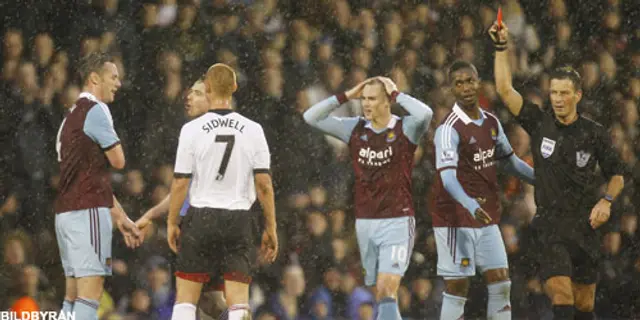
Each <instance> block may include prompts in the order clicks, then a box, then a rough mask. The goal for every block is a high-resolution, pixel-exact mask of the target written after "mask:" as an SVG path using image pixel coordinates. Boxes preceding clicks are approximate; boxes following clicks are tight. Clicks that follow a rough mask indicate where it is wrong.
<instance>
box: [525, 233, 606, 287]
mask: <svg viewBox="0 0 640 320" xmlns="http://www.w3.org/2000/svg"><path fill="white" fill-rule="evenodd" d="M560 226H563V227H564V228H566V224H556V225H555V226H552V225H547V224H546V223H545V224H544V225H543V224H538V225H536V223H535V222H534V224H533V225H531V226H529V228H528V229H527V230H526V231H525V234H524V237H523V241H524V243H523V247H522V249H523V252H525V255H526V256H528V259H525V261H523V262H525V263H526V264H528V265H529V266H528V267H530V268H532V269H534V270H536V269H537V274H538V276H539V277H540V278H541V280H543V281H546V280H547V279H549V278H553V277H561V276H564V277H569V278H571V281H573V282H575V283H579V284H594V283H597V282H598V269H599V262H598V261H599V258H600V255H601V254H600V252H599V248H600V245H599V242H598V241H597V237H596V236H595V235H593V236H587V237H585V236H582V235H581V234H576V233H573V234H568V233H567V230H565V231H564V232H563V231H562V230H558V228H559V227H560ZM574 228H576V229H578V227H577V226H574ZM572 231H573V230H572ZM569 232H571V231H569Z"/></svg>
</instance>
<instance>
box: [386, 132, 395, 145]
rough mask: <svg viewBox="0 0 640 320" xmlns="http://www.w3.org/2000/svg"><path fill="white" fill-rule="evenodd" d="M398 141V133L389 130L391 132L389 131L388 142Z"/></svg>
mask: <svg viewBox="0 0 640 320" xmlns="http://www.w3.org/2000/svg"><path fill="white" fill-rule="evenodd" d="M394 141H396V133H395V132H393V131H389V133H387V142H394Z"/></svg>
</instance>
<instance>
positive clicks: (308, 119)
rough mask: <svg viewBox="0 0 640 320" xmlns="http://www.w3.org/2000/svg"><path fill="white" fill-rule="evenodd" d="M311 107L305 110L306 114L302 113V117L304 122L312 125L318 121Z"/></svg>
mask: <svg viewBox="0 0 640 320" xmlns="http://www.w3.org/2000/svg"><path fill="white" fill-rule="evenodd" d="M311 108H313V107H311ZM311 108H309V109H308V110H307V111H305V112H304V114H302V117H303V118H304V122H306V123H308V124H311V125H312V124H314V123H315V122H316V121H315V118H314V117H313V115H312V113H311V112H310V111H311Z"/></svg>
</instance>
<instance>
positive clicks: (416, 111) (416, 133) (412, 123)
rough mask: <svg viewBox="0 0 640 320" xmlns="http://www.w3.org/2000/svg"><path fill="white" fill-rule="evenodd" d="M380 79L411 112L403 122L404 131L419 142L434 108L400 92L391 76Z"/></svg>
mask: <svg viewBox="0 0 640 320" xmlns="http://www.w3.org/2000/svg"><path fill="white" fill-rule="evenodd" d="M378 79H379V80H380V81H382V83H383V84H384V89H385V91H386V92H387V94H388V95H389V96H390V97H391V99H392V100H395V101H396V102H397V103H398V104H400V106H401V107H402V108H403V109H404V110H406V111H407V112H408V113H409V115H408V116H406V117H404V120H403V122H402V131H403V132H404V134H405V135H406V136H407V137H408V138H409V140H411V142H413V143H414V144H418V143H419V142H420V138H421V137H422V136H423V135H424V133H425V132H427V129H428V128H429V123H431V117H433V110H431V108H429V106H427V105H426V104H424V103H423V102H422V101H420V100H418V99H416V98H414V97H412V96H410V95H408V94H406V93H402V92H399V91H398V87H397V86H396V84H395V83H394V82H393V80H391V79H390V78H387V77H378Z"/></svg>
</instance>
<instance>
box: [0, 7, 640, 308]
mask: <svg viewBox="0 0 640 320" xmlns="http://www.w3.org/2000/svg"><path fill="white" fill-rule="evenodd" d="M633 2H634V1H623V0H590V1H587V2H580V1H578V0H548V1H547V0H543V1H527V0H522V1H518V0H503V1H489V0H478V1H463V0H433V1H393V0H386V1H385V0H370V1H367V0H351V1H347V0H280V1H278V0H264V1H257V0H256V1H253V0H244V1H242V0H199V1H198V0H191V1H182V0H156V1H153V0H152V1H143V0H140V1H135V0H94V1H90V0H84V1H82V0H52V1H47V0H21V1H3V2H2V3H0V12H2V17H0V31H1V32H0V34H1V35H2V53H1V56H0V60H1V61H2V65H1V68H2V69H1V73H0V149H1V150H2V153H1V156H0V228H1V232H2V237H3V241H2V243H1V245H2V250H3V251H2V252H3V259H2V262H1V264H0V307H1V308H4V309H3V310H6V308H8V305H9V304H10V303H11V302H12V301H14V300H15V299H16V298H18V297H21V296H25V295H28V296H32V297H33V298H34V299H36V300H37V301H38V303H39V304H40V307H41V308H42V309H49V310H56V309H58V308H59V306H60V304H59V303H60V301H61V298H62V294H63V288H64V278H63V273H62V269H61V266H60V262H59V258H58V253H57V248H56V241H55V235H54V233H53V232H52V230H53V212H52V206H51V204H52V199H53V197H54V196H55V192H56V184H57V174H58V173H57V163H56V156H55V148H54V147H55V146H54V144H55V136H56V132H57V129H58V127H59V124H60V122H61V120H62V118H63V116H64V113H65V110H66V109H68V108H69V107H70V106H71V105H72V104H73V102H74V100H75V97H76V96H77V95H78V93H79V88H78V84H77V82H76V81H75V78H74V66H75V62H76V61H77V60H78V58H80V57H82V56H83V55H86V54H87V53H90V52H94V51H97V50H101V51H105V52H109V53H112V54H114V55H115V57H116V58H117V61H118V67H119V68H120V75H121V77H122V79H123V86H122V88H121V89H120V91H119V92H118V94H117V96H116V101H114V102H113V103H112V104H111V112H112V113H113V116H114V120H115V126H116V129H117V131H118V133H119V135H120V137H121V139H122V141H123V145H124V147H125V154H126V157H127V160H128V164H127V168H126V169H125V170H123V171H121V172H114V173H113V176H112V177H113V184H114V187H115V192H116V194H117V196H118V198H119V199H120V201H121V202H122V204H123V206H124V208H125V209H126V211H127V212H128V214H129V215H130V216H131V217H132V218H137V217H139V216H140V215H141V214H142V213H143V212H144V211H145V210H147V209H148V208H150V207H151V206H153V205H154V204H155V203H157V202H158V201H159V200H161V199H162V198H163V197H164V196H165V195H166V194H167V192H168V187H169V185H170V182H171V177H172V170H171V166H172V163H173V160H174V154H175V150H176V145H177V139H178V133H179V129H180V127H181V125H182V124H183V123H184V122H185V120H186V118H185V116H184V109H183V98H184V93H185V91H186V89H187V88H188V87H189V86H190V85H191V83H192V82H193V81H194V80H195V79H196V78H198V77H199V76H200V75H201V74H202V73H203V72H204V71H205V70H206V68H207V67H208V66H209V65H211V64H212V63H213V62H224V63H226V64H229V65H230V66H232V67H233V68H235V69H236V71H237V73H238V78H239V79H238V80H239V85H240V89H239V91H238V93H237V94H236V95H235V101H234V104H235V107H236V109H237V110H238V111H239V112H241V113H243V114H245V115H246V116H248V117H250V118H252V119H254V120H256V121H258V122H259V123H261V124H262V125H263V127H264V128H265V132H266V134H267V138H268V140H269V143H270V147H271V149H272V154H273V159H272V163H273V175H274V179H275V188H276V192H277V215H278V225H279V232H280V235H281V255H280V258H279V259H278V260H277V262H276V263H275V264H274V265H272V266H269V267H262V266H258V268H257V271H256V272H257V273H256V278H255V282H254V285H253V286H252V291H251V292H252V307H253V308H254V310H255V312H256V313H255V314H256V316H257V318H258V319H274V315H275V318H277V319H294V318H295V319H332V318H333V319H339V318H347V319H368V317H367V316H368V315H369V314H370V313H371V310H372V308H371V305H372V303H373V296H372V295H371V293H370V292H368V291H367V290H366V288H364V287H362V286H361V285H362V272H361V268H360V266H359V261H358V253H357V246H356V245H355V238H354V234H353V219H352V214H351V209H352V208H351V201H350V194H351V193H350V179H351V178H350V165H349V159H348V153H347V152H346V149H345V146H344V145H343V144H341V143H340V142H338V141H337V140H335V139H327V138H326V137H324V136H323V135H322V134H320V133H318V132H317V131H314V130H312V129H311V128H310V127H309V126H308V125H306V124H305V123H304V121H303V119H302V115H301V114H302V112H303V111H304V110H305V109H306V108H308V107H309V106H310V105H311V104H313V103H315V102H318V101H319V100H321V99H323V98H325V97H327V96H329V95H331V94H333V93H337V92H340V91H341V90H345V89H346V88H349V87H350V86H352V85H354V84H356V83H358V82H360V81H361V80H363V79H365V78H366V77H369V76H374V75H389V76H390V77H391V78H392V79H394V80H395V81H396V83H397V84H398V87H399V89H400V90H401V91H404V92H407V93H410V94H411V95H413V96H415V97H417V98H419V99H421V100H423V101H425V102H426V103H428V104H429V105H430V106H431V107H432V108H433V110H434V119H433V123H432V125H431V128H430V130H429V132H428V133H427V134H426V137H425V138H424V139H423V141H422V144H421V146H420V148H419V150H418V151H417V152H416V156H415V159H416V161H415V168H414V171H413V179H414V191H415V196H414V200H415V204H416V209H417V210H416V212H417V217H416V218H417V221H418V229H419V232H418V235H419V237H418V239H417V244H416V247H415V252H414V255H413V257H412V264H411V267H410V269H409V271H408V273H407V276H406V278H405V280H404V282H403V283H404V284H403V286H402V287H401V289H400V293H399V295H400V296H399V300H400V308H401V312H402V315H403V316H404V317H405V318H406V319H436V318H437V315H438V314H439V305H440V299H441V292H442V290H443V284H442V281H441V280H440V279H438V278H437V277H436V274H435V263H436V254H435V246H434V239H433V237H432V235H431V232H430V227H429V225H430V223H429V215H428V212H427V208H426V205H425V204H426V202H427V193H428V189H429V187H430V183H431V181H432V180H433V175H434V164H433V145H432V137H433V131H434V127H435V124H437V123H438V122H439V121H441V119H442V118H443V116H444V115H446V113H447V112H448V110H449V109H450V107H451V106H452V105H453V100H452V96H451V94H450V93H449V92H448V87H447V83H446V70H447V67H448V65H449V64H450V63H451V62H452V61H454V60H455V59H464V60H467V61H470V62H473V63H474V64H475V65H476V66H477V67H478V70H479V72H480V75H481V77H482V78H483V81H482V85H481V86H482V90H481V100H480V101H481V104H482V106H483V108H486V109H487V110H490V111H492V112H495V113H496V114H497V115H498V116H499V117H500V119H501V120H502V121H503V124H504V127H505V130H506V131H507V133H508V136H509V139H510V141H511V143H512V145H513V147H514V150H515V152H516V154H517V155H518V156H520V157H522V158H523V159H526V160H527V161H528V162H531V156H530V149H529V138H528V136H527V134H526V133H525V132H524V131H523V130H522V129H521V128H520V127H519V126H517V125H516V124H514V121H513V119H512V118H511V117H510V116H509V115H508V114H507V112H505V111H506V110H505V108H504V107H503V106H502V105H501V102H500V101H499V99H498V97H497V94H496V91H495V87H494V84H493V80H492V68H493V58H492V44H491V42H490V41H489V40H488V38H487V36H486V32H485V30H486V29H487V28H488V27H489V26H490V24H491V23H492V22H493V20H494V17H495V16H496V9H497V6H498V5H499V4H501V5H502V8H503V10H504V13H505V22H506V23H507V24H508V25H509V28H510V31H511V32H512V37H513V41H511V47H510V48H509V55H510V58H511V66H512V70H513V73H514V77H515V78H516V79H515V81H514V84H515V85H516V87H517V88H518V89H519V90H521V92H522V93H523V95H524V96H526V98H528V99H531V100H533V101H535V102H543V101H545V100H546V99H547V97H548V91H547V90H548V86H547V81H548V74H547V72H548V71H549V70H551V69H552V68H553V67H555V66H559V65H564V64H571V65H573V66H575V67H576V68H578V70H579V71H580V72H581V74H582V77H583V82H584V83H583V89H584V97H583V99H582V102H581V103H580V106H579V111H580V112H582V114H584V115H587V116H589V117H592V118H594V119H596V120H598V121H600V122H602V123H603V124H605V125H606V126H607V127H608V128H609V130H610V133H611V139H612V144H613V145H614V146H615V149H616V150H617V151H618V152H619V153H620V155H621V156H622V158H623V159H624V161H625V162H626V163H627V164H628V165H629V166H630V167H631V168H634V170H633V172H634V174H635V175H638V173H639V172H640V169H639V168H638V167H637V166H635V165H636V162H637V158H638V156H640V139H638V133H639V129H640V128H639V127H638V124H639V122H638V111H639V110H638V103H640V28H639V24H640V14H639V12H638V11H639V10H640V9H639V8H638V7H640V6H637V4H635V5H634V4H633ZM396 111H397V112H401V110H396ZM358 112H359V110H358V105H357V103H350V104H348V105H346V106H344V107H342V108H340V109H339V110H337V111H336V112H335V113H336V114H337V115H342V116H348V115H356V114H358ZM501 181H502V185H503V187H504V190H503V193H502V200H503V209H504V210H503V217H504V218H503V222H502V224H501V230H502V232H503V237H504V240H505V243H506V247H507V250H508V253H509V259H510V262H511V263H512V267H511V276H512V281H513V289H512V301H513V314H514V318H516V319H526V318H527V317H528V318H529V319H543V318H546V317H548V316H549V312H550V308H549V307H550V306H549V302H548V301H547V299H546V298H545V297H544V295H543V293H542V291H541V286H540V282H539V281H538V280H536V279H535V278H533V279H531V278H529V276H528V275H529V274H530V271H531V270H527V269H528V268H527V266H526V265H522V264H519V263H518V261H520V259H519V258H520V257H521V255H522V252H520V249H519V236H520V234H521V233H522V230H524V228H526V227H527V224H528V222H529V220H530V219H531V217H532V214H533V212H534V208H535V206H534V204H533V197H532V195H533V189H532V188H531V187H530V186H523V185H522V184H520V183H519V182H518V181H516V180H514V179H509V178H507V177H501ZM635 190H638V189H636V188H634V185H633V183H629V184H628V186H627V187H626V188H625V190H624V191H623V194H622V195H621V197H620V200H619V201H617V203H616V204H615V205H614V209H613V217H612V219H611V220H612V221H611V223H609V224H608V225H607V226H606V228H607V232H606V235H605V237H604V240H603V243H602V250H603V251H604V253H605V258H604V259H603V260H602V264H601V267H600V274H601V280H600V282H599V286H598V292H597V298H596V299H597V301H596V311H597V313H598V315H599V316H601V317H603V318H606V319H628V318H633V317H634V316H640V255H639V251H638V235H639V233H638V231H637V229H638V213H639V211H638V210H639V209H640V196H639V195H638V194H636V193H635V192H636V191H635ZM567 227H568V228H570V226H567ZM146 232H147V240H146V242H145V244H144V245H143V246H142V247H141V248H139V249H137V250H135V251H131V250H128V249H126V248H125V247H124V245H123V244H122V241H121V237H120V236H119V235H118V236H116V238H115V239H116V240H115V243H114V247H115V248H114V252H115V253H114V261H113V268H114V276H113V277H112V278H111V279H109V280H108V281H107V292H106V293H105V296H104V299H103V302H102V307H101V314H102V315H103V319H122V317H123V316H125V315H126V316H127V317H126V319H168V316H169V314H170V310H171V305H172V301H171V299H172V294H173V288H172V280H171V273H170V272H171V271H170V268H171V266H170V254H169V253H170V251H169V249H168V247H167V243H166V237H165V235H166V233H165V227H164V221H160V222H159V223H158V224H156V225H155V226H154V227H152V228H148V229H147V230H146ZM476 280H480V279H476ZM485 296H486V294H485V286H484V285H483V284H482V282H481V281H474V285H473V287H472V289H471V292H470V294H469V297H470V300H469V302H468V303H467V310H468V312H470V315H472V316H477V317H482V316H483V315H484V308H485V304H486V302H485V299H486V298H485ZM322 306H324V308H326V309H327V310H328V311H329V312H330V314H332V315H333V316H332V317H329V318H323V317H319V316H317V315H311V313H313V311H314V310H316V311H318V310H321V309H322V308H323V307H322ZM285 310H288V311H289V315H286V312H285ZM296 313H297V316H292V315H293V314H296Z"/></svg>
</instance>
